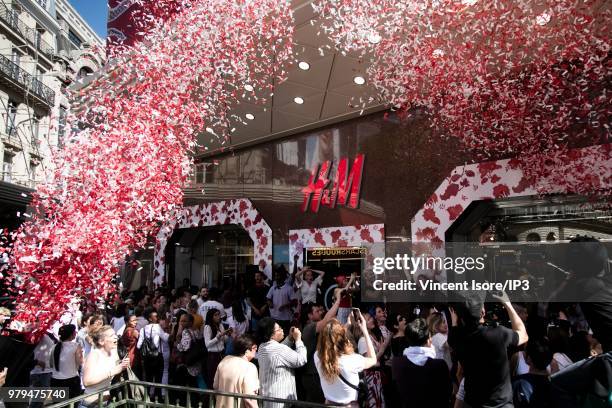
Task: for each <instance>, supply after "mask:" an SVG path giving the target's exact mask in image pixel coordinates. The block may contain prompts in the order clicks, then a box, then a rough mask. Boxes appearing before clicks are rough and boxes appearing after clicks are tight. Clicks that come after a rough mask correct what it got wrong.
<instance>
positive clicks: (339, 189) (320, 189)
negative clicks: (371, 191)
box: [301, 154, 365, 213]
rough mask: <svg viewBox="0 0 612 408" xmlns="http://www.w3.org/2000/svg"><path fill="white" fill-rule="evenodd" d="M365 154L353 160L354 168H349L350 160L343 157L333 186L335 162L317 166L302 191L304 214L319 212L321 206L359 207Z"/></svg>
mask: <svg viewBox="0 0 612 408" xmlns="http://www.w3.org/2000/svg"><path fill="white" fill-rule="evenodd" d="M364 160H365V155H364V154H358V155H357V156H355V160H353V166H352V167H351V168H349V159H348V158H347V157H343V158H342V159H340V161H338V165H337V167H336V172H335V175H334V177H333V184H331V181H332V180H331V174H330V173H331V169H332V166H333V162H332V161H331V160H327V161H325V162H323V163H322V164H321V165H320V166H319V165H315V167H314V169H313V170H312V173H311V174H310V178H309V179H308V184H307V185H306V187H304V188H303V189H302V193H303V194H304V200H303V201H302V206H301V209H302V212H306V211H308V207H309V204H310V210H311V211H312V212H315V213H316V212H318V211H319V208H320V206H321V205H324V206H326V207H329V208H335V207H336V205H343V206H346V207H348V208H357V207H358V206H359V193H360V190H361V179H362V176H363V163H364Z"/></svg>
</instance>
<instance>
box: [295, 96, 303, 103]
mask: <svg viewBox="0 0 612 408" xmlns="http://www.w3.org/2000/svg"><path fill="white" fill-rule="evenodd" d="M293 102H295V103H297V104H298V105H301V104H303V103H304V98H302V97H300V96H296V97H295V98H293Z"/></svg>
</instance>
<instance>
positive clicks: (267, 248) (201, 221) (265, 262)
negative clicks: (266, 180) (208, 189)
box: [153, 199, 272, 285]
mask: <svg viewBox="0 0 612 408" xmlns="http://www.w3.org/2000/svg"><path fill="white" fill-rule="evenodd" d="M227 224H236V225H240V226H242V228H244V229H245V231H246V232H247V233H248V234H249V237H251V239H252V240H253V254H254V258H255V259H254V260H255V264H257V265H261V266H262V267H263V269H264V271H265V272H266V274H267V275H268V277H269V278H271V273H270V271H271V270H272V269H271V265H272V229H270V227H269V226H268V223H266V221H265V220H264V219H263V217H262V216H261V215H260V214H259V212H258V211H257V210H256V209H255V207H254V206H253V203H251V200H248V199H238V200H229V201H218V202H214V203H208V204H202V205H199V206H195V207H186V208H183V209H182V210H180V211H179V212H178V213H176V214H175V215H174V216H173V217H171V218H170V220H169V221H168V222H167V223H166V224H165V225H163V226H162V227H161V228H160V230H159V233H158V234H157V242H156V243H155V256H154V270H155V277H154V279H153V282H154V283H155V284H157V285H159V284H161V283H162V282H163V279H164V275H165V269H164V265H165V257H164V253H165V251H166V245H167V244H168V240H169V239H170V237H171V236H172V234H173V233H174V230H176V229H180V228H195V227H208V226H213V225H227Z"/></svg>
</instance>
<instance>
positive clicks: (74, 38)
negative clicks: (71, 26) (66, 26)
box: [68, 30, 83, 48]
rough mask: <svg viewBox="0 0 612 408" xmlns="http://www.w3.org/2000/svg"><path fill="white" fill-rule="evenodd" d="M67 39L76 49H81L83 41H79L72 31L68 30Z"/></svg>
mask: <svg viewBox="0 0 612 408" xmlns="http://www.w3.org/2000/svg"><path fill="white" fill-rule="evenodd" d="M68 38H69V39H70V41H72V43H73V44H74V45H76V46H77V47H78V48H81V45H82V44H83V41H81V39H80V38H79V37H77V35H76V34H75V33H74V32H73V31H72V30H68Z"/></svg>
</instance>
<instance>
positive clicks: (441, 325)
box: [427, 312, 453, 370]
mask: <svg viewBox="0 0 612 408" xmlns="http://www.w3.org/2000/svg"><path fill="white" fill-rule="evenodd" d="M427 324H428V326H429V332H430V333H431V344H432V346H433V348H434V350H435V351H436V358H439V359H442V360H444V361H445V362H446V365H447V366H448V369H449V370H450V369H451V368H452V367H453V361H452V360H451V355H450V348H449V347H448V342H447V340H448V323H447V322H446V317H445V315H444V313H441V312H433V313H432V314H431V315H429V318H428V319H427Z"/></svg>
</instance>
